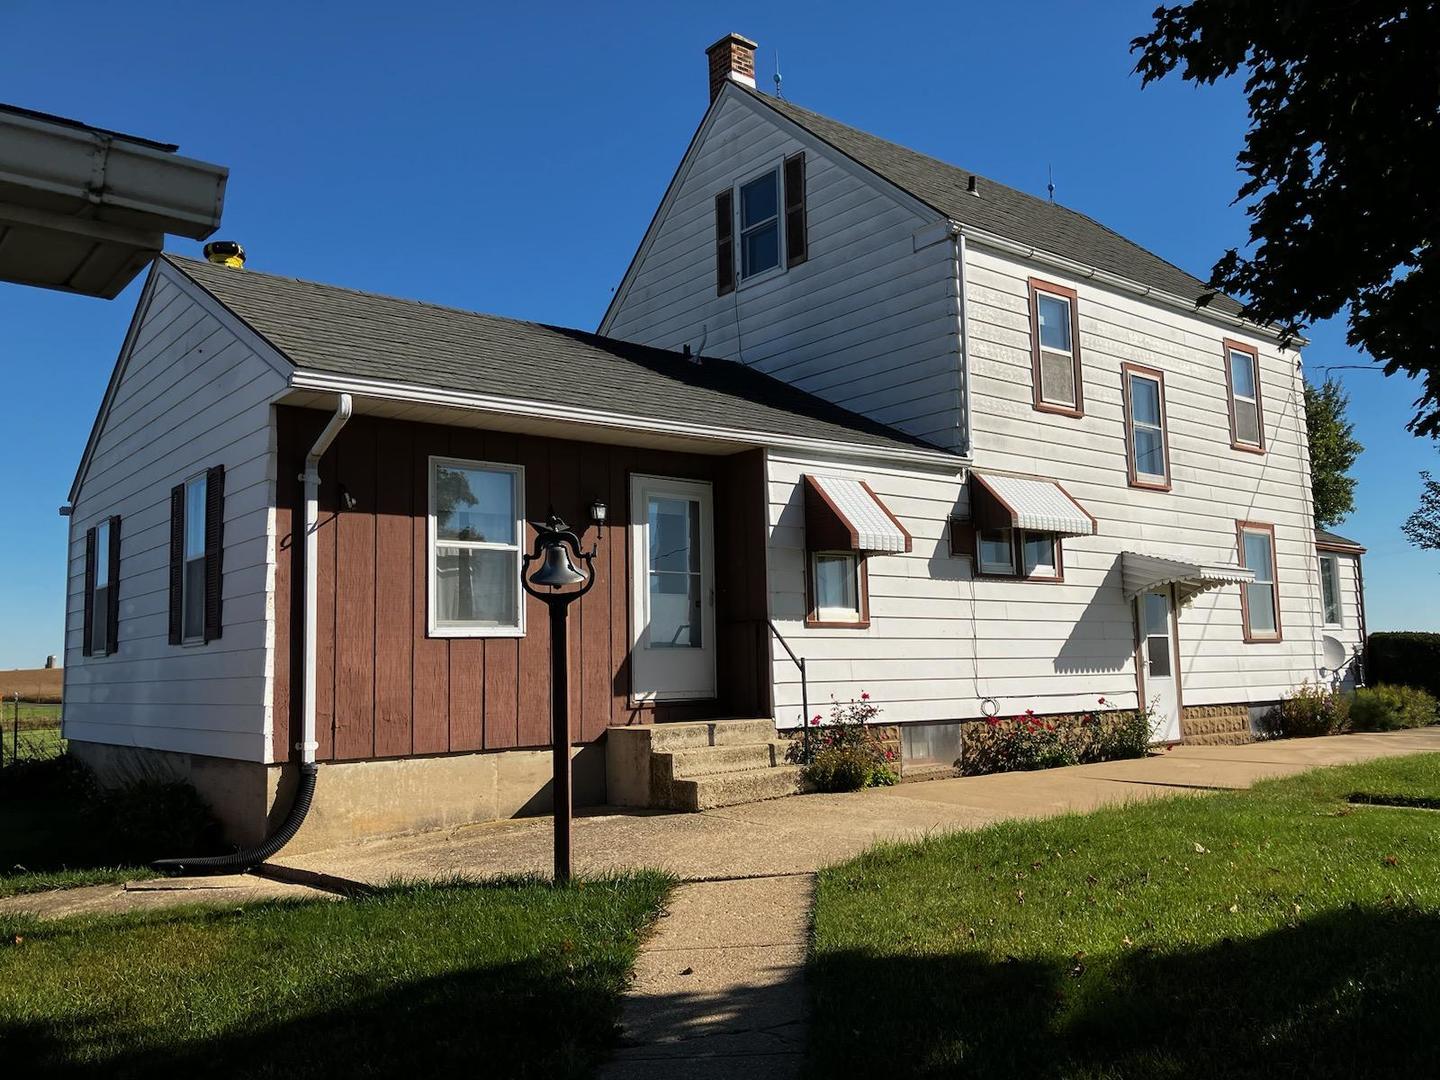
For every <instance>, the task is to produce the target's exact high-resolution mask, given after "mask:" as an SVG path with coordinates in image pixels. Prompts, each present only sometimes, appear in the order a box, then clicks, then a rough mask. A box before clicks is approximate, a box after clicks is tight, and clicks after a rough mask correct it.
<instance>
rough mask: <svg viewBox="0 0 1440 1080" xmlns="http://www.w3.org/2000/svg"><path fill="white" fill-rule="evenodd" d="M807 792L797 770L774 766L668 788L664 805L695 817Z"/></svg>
mask: <svg viewBox="0 0 1440 1080" xmlns="http://www.w3.org/2000/svg"><path fill="white" fill-rule="evenodd" d="M806 790H808V788H807V786H806V784H805V782H804V781H803V780H801V779H800V766H798V765H777V766H775V767H774V768H771V769H756V770H754V771H752V772H730V773H715V774H713V775H710V776H697V777H694V778H693V779H690V780H676V781H674V782H673V783H672V784H670V791H669V798H668V800H667V805H668V806H669V808H670V809H671V810H681V811H687V812H690V813H694V812H696V811H699V810H714V809H716V808H717V807H721V806H738V805H740V804H741V803H752V802H760V801H762V800H764V799H782V798H784V797H785V796H786V795H799V794H800V793H802V792H804V791H806Z"/></svg>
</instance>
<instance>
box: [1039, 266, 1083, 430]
mask: <svg viewBox="0 0 1440 1080" xmlns="http://www.w3.org/2000/svg"><path fill="white" fill-rule="evenodd" d="M1030 362H1031V369H1032V370H1031V378H1032V381H1033V383H1034V394H1035V408H1036V409H1038V410H1040V411H1041V412H1051V413H1060V414H1061V415H1063V416H1083V415H1085V388H1084V379H1083V373H1082V370H1081V365H1080V315H1079V308H1078V301H1077V298H1076V295H1075V290H1074V289H1067V288H1065V286H1063V285H1054V284H1052V283H1050V282H1048V281H1041V280H1040V279H1039V278H1031V279H1030Z"/></svg>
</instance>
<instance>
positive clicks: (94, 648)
mask: <svg viewBox="0 0 1440 1080" xmlns="http://www.w3.org/2000/svg"><path fill="white" fill-rule="evenodd" d="M92 550H93V551H94V559H95V581H94V584H93V585H92V586H91V589H90V612H91V616H90V627H89V630H90V655H92V656H105V655H106V654H107V653H109V652H110V646H111V644H112V642H111V641H110V617H109V613H110V522H109V520H108V519H107V520H105V521H102V522H100V524H99V525H96V526H95V542H94V547H93V549H92Z"/></svg>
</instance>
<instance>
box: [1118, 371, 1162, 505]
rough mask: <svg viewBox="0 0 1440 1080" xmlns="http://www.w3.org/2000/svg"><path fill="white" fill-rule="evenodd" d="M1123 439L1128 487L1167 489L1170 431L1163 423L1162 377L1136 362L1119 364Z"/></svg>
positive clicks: (1160, 374) (1157, 372)
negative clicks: (1123, 425) (1122, 405)
mask: <svg viewBox="0 0 1440 1080" xmlns="http://www.w3.org/2000/svg"><path fill="white" fill-rule="evenodd" d="M1121 378H1122V379H1124V389H1125V395H1124V396H1125V442H1126V449H1127V452H1128V454H1129V461H1128V463H1127V468H1128V471H1129V474H1130V486H1131V487H1143V488H1154V489H1156V490H1159V491H1169V490H1170V446H1169V442H1170V433H1169V430H1168V428H1167V426H1166V422H1165V376H1164V375H1163V374H1162V373H1160V372H1159V371H1156V370H1154V369H1153V368H1146V367H1141V366H1139V365H1138V364H1123V365H1121Z"/></svg>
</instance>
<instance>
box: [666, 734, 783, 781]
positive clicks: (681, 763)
mask: <svg viewBox="0 0 1440 1080" xmlns="http://www.w3.org/2000/svg"><path fill="white" fill-rule="evenodd" d="M789 749H790V743H789V742H788V741H787V740H785V739H772V740H771V741H769V742H763V743H744V744H737V745H734V746H728V745H721V746H697V747H695V748H694V749H692V750H674V751H671V752H669V753H652V754H651V755H650V777H651V782H652V783H657V784H658V783H670V782H671V781H673V780H685V779H690V778H693V777H696V776H714V775H716V774H718V773H733V772H749V771H752V770H754V769H768V768H771V767H772V766H775V765H784V764H785V752H786V751H787V750H789Z"/></svg>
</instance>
